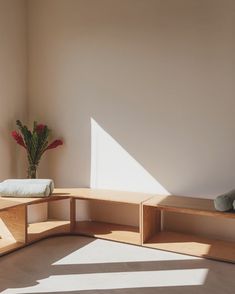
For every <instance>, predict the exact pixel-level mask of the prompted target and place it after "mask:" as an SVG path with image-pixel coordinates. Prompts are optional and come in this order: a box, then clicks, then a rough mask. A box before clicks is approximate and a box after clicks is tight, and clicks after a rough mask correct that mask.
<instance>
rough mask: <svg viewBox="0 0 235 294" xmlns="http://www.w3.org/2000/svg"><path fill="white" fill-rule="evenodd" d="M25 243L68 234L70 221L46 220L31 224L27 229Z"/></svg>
mask: <svg viewBox="0 0 235 294" xmlns="http://www.w3.org/2000/svg"><path fill="white" fill-rule="evenodd" d="M27 232H28V234H27V242H28V243H30V242H34V241H36V240H39V239H43V238H45V237H49V236H52V235H59V234H68V233H70V221H65V220H57V219H48V220H47V221H43V222H37V223H32V224H29V225H28V228H27Z"/></svg>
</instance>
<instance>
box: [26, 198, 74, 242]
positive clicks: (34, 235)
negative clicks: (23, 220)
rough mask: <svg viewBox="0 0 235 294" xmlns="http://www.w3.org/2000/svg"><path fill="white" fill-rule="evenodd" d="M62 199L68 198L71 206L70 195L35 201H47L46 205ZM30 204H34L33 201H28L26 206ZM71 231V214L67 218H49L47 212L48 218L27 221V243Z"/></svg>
mask: <svg viewBox="0 0 235 294" xmlns="http://www.w3.org/2000/svg"><path fill="white" fill-rule="evenodd" d="M61 200H62V201H63V200H68V201H69V202H70V206H71V198H70V197H66V196H65V197H55V198H53V197H50V198H44V199H41V201H40V202H36V205H37V204H41V203H47V205H51V204H53V203H55V202H58V201H61ZM30 205H35V202H33V203H28V204H27V208H29V207H30ZM70 233H71V215H70V219H69V220H63V219H59V218H58V217H54V218H50V215H49V212H48V218H47V220H45V221H39V222H34V223H29V224H28V225H27V240H26V242H27V243H32V242H35V241H37V240H41V239H43V238H46V237H49V236H56V235H63V234H70Z"/></svg>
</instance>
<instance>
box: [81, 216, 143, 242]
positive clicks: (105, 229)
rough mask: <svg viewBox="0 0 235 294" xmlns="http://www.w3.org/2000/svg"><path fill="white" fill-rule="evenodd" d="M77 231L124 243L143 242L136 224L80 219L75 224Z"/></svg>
mask: <svg viewBox="0 0 235 294" xmlns="http://www.w3.org/2000/svg"><path fill="white" fill-rule="evenodd" d="M75 233H77V234H81V235H85V236H91V237H96V238H101V239H107V240H113V241H119V242H124V243H130V244H136V245H140V244H141V235H140V232H139V228H138V227H134V226H127V225H119V224H112V223H105V222H97V221H78V222H76V224H75Z"/></svg>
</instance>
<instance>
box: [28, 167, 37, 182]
mask: <svg viewBox="0 0 235 294" xmlns="http://www.w3.org/2000/svg"><path fill="white" fill-rule="evenodd" d="M36 178H37V165H36V164H30V165H29V167H28V179H36Z"/></svg>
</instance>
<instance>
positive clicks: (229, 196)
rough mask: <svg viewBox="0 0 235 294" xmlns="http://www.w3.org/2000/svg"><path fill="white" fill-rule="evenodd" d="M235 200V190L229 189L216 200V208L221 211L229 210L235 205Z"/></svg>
mask: <svg viewBox="0 0 235 294" xmlns="http://www.w3.org/2000/svg"><path fill="white" fill-rule="evenodd" d="M234 202H235V190H232V191H229V192H227V193H224V194H222V195H219V196H217V197H216V199H215V200H214V205H215V209H216V210H219V211H229V210H232V209H233V208H234V209H235V207H234Z"/></svg>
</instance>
